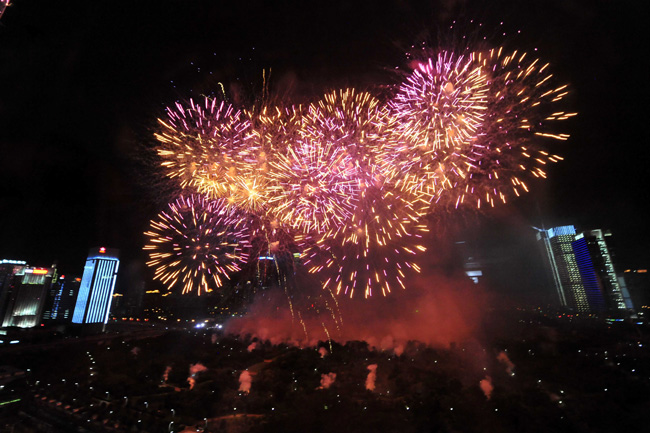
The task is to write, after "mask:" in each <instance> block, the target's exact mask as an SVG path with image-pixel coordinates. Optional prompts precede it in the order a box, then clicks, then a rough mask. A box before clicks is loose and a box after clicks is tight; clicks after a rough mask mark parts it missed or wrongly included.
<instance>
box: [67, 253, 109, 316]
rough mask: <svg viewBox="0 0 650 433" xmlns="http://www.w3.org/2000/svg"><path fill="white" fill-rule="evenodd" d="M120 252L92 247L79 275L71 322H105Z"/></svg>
mask: <svg viewBox="0 0 650 433" xmlns="http://www.w3.org/2000/svg"><path fill="white" fill-rule="evenodd" d="M118 253H119V251H118V250H116V249H109V248H104V247H101V248H91V249H90V252H89V254H88V259H86V266H84V273H83V276H82V277H81V286H80V287H79V295H78V296H77V303H76V305H75V308H74V314H73V315H72V323H79V324H90V323H103V324H106V322H107V321H108V314H109V312H110V309H111V300H112V299H113V290H114V289H115V280H116V278H117V270H118V268H119V265H120V260H119V259H118Z"/></svg>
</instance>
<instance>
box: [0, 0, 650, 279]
mask: <svg viewBox="0 0 650 433" xmlns="http://www.w3.org/2000/svg"><path fill="white" fill-rule="evenodd" d="M13 3H14V5H13V6H11V7H10V8H8V9H7V11H6V13H5V14H4V16H3V17H2V21H1V22H0V258H14V259H23V260H28V261H29V262H30V263H32V264H34V265H48V264H50V263H51V262H52V261H54V260H58V261H59V263H60V266H61V267H62V268H63V270H64V271H66V272H81V269H82V266H83V261H84V258H85V256H86V253H87V250H88V248H89V247H91V246H94V245H107V246H110V247H117V248H120V249H121V250H122V255H123V259H124V261H125V262H126V269H127V271H125V272H127V273H130V274H132V275H138V274H139V273H140V272H141V268H142V266H143V265H142V264H143V260H142V252H141V247H142V244H143V242H144V237H143V235H142V232H143V231H144V229H145V228H146V226H147V224H148V221H149V219H150V218H152V217H153V216H155V214H156V212H157V211H158V208H159V207H160V205H161V203H160V202H161V201H162V200H161V199H160V198H159V197H156V194H155V193H154V194H152V188H150V187H148V186H147V185H149V184H150V183H151V180H150V176H145V175H143V171H144V167H145V166H146V164H143V162H142V161H141V159H139V158H137V155H139V150H138V149H140V148H141V147H142V146H143V145H147V144H151V135H152V131H153V129H154V128H155V125H156V123H155V119H156V117H158V116H160V115H161V114H162V113H163V109H164V107H165V105H167V104H169V103H171V102H173V101H175V100H177V99H186V98H188V97H190V96H193V97H199V96H200V95H202V94H209V93H210V92H214V91H215V89H216V86H217V83H218V82H220V81H221V82H223V83H224V84H225V86H226V88H227V89H228V92H229V93H230V95H231V97H232V98H233V99H236V98H237V97H238V96H240V95H244V96H246V95H247V96H248V97H250V95H252V94H255V92H258V91H259V87H260V82H261V71H262V69H263V68H267V69H268V68H272V71H273V72H272V81H271V87H272V90H275V91H276V92H278V93H282V94H284V93H286V92H288V93H289V94H290V95H291V96H292V97H293V98H294V99H295V100H300V99H303V100H308V99H310V98H311V99H313V98H315V97H317V96H318V95H319V94H320V93H321V92H322V91H324V90H327V89H333V88H339V87H341V86H347V85H353V86H358V87H361V88H368V89H372V88H376V87H377V86H378V85H380V84H388V83H390V82H391V80H393V81H394V80H395V76H394V73H393V72H391V71H392V70H393V68H394V67H395V66H400V67H401V66H404V65H405V63H406V60H405V57H404V48H405V47H408V46H409V45H410V44H413V43H419V42H421V41H422V40H424V39H426V40H428V41H430V42H434V43H437V41H439V39H438V37H437V36H438V35H440V34H444V32H443V30H442V29H443V28H445V24H446V23H449V21H450V20H451V19H456V20H457V21H458V22H459V23H462V24H460V25H458V26H457V27H460V28H466V29H467V30H466V33H467V34H468V35H470V36H472V37H476V36H477V35H478V33H479V32H478V30H477V28H476V27H475V26H474V25H473V24H471V23H470V22H471V20H474V21H475V22H482V23H485V24H484V26H483V27H482V30H481V31H482V32H483V33H485V34H488V35H490V37H491V38H492V39H493V44H495V45H499V44H501V43H504V42H505V43H506V44H507V46H508V47H509V48H511V49H519V50H526V51H532V50H533V49H534V48H538V51H537V55H538V56H539V57H541V58H542V59H544V60H546V61H549V62H550V63H551V65H552V71H553V72H554V74H555V76H556V77H558V82H568V83H570V84H571V89H572V94H571V96H570V98H569V99H568V100H567V108H568V109H571V110H575V111H578V112H579V116H578V117H577V118H576V119H575V120H572V121H571V122H570V123H566V124H565V126H564V127H565V131H566V132H569V133H571V135H572V138H571V139H570V140H569V141H568V142H565V143H561V144H554V143H551V144H552V146H553V147H552V150H553V151H554V152H555V153H559V154H561V155H563V156H564V157H565V161H564V162H562V163H561V164H558V165H556V166H555V167H553V168H552V169H551V170H550V176H549V180H548V181H546V182H544V183H543V184H536V185H535V190H534V192H533V193H532V194H530V195H529V197H527V198H525V199H523V200H521V201H519V202H518V203H515V204H514V205H512V206H511V207H509V208H508V210H498V211H496V212H494V213H493V214H492V215H486V216H483V217H481V218H482V219H483V221H482V225H481V226H480V227H486V228H490V229H491V230H486V234H484V235H480V234H477V233H474V235H475V236H477V237H478V238H480V239H479V240H478V241H477V242H478V243H479V244H480V243H483V244H484V245H488V246H489V245H492V246H493V247H494V249H495V251H503V249H504V247H503V245H508V242H510V243H512V244H513V245H515V246H517V245H520V242H519V241H518V240H516V239H515V240H513V239H514V238H516V236H517V235H518V234H520V233H522V230H524V229H525V227H527V226H528V225H530V224H535V225H541V224H542V221H543V223H544V224H545V225H546V226H547V227H548V226H552V225H561V224H575V225H577V226H578V227H579V228H583V229H589V228H610V229H611V230H612V231H613V232H614V234H615V235H616V237H617V240H618V256H619V260H620V261H621V262H622V264H623V266H626V267H627V266H639V267H646V266H649V265H650V263H649V261H650V254H649V252H648V247H647V245H649V244H650V234H649V233H650V232H649V231H647V230H645V222H646V212H645V205H646V203H645V202H646V201H647V196H648V195H647V193H646V184H647V181H646V180H645V178H646V172H647V171H646V167H647V164H648V160H649V158H648V156H649V151H648V146H647V143H646V142H647V138H646V135H647V134H646V133H645V131H646V130H645V128H646V127H647V126H646V123H647V122H646V117H647V116H646V114H647V111H648V110H647V109H646V108H645V97H647V94H648V92H647V90H648V89H647V84H646V82H647V78H646V77H647V70H644V69H643V68H642V65H641V64H642V61H641V60H640V59H642V58H643V57H644V56H645V54H646V53H647V52H648V47H647V44H646V42H645V41H646V39H647V38H646V37H645V36H646V34H645V31H642V29H644V30H645V28H646V27H642V26H645V21H644V18H643V17H645V16H646V15H645V14H644V13H643V11H642V2H631V1H630V2H613V1H560V0H557V1H526V2H522V1H514V0H513V1H489V2H487V1H480V2H469V1H467V2H463V1H458V2H454V1H450V0H449V1H431V2H426V1H408V0H401V1H399V0H393V1H387V2H376V1H327V2H297V1H296V2H292V1H266V2H264V1H245V2H218V1H209V0H205V1H195V0H182V1H181V0H178V1H161V0H157V1H149V0H139V1H132V2H115V1H100V0H95V1H87V0H75V1H57V2H34V1H27V0H15V1H14V2H13ZM234 3H241V4H239V5H237V4H234ZM380 4H381V5H382V6H381V7H380V6H379V5H380ZM500 22H503V25H501V24H500ZM517 30H521V33H517ZM503 32H506V33H507V35H506V36H505V37H503V36H502V33H503ZM483 33H481V34H483ZM511 35H513V36H511ZM291 85H293V87H291ZM244 99H246V98H244ZM538 209H539V210H538ZM495 228H496V230H495ZM506 249H507V248H506ZM145 275H146V274H145Z"/></svg>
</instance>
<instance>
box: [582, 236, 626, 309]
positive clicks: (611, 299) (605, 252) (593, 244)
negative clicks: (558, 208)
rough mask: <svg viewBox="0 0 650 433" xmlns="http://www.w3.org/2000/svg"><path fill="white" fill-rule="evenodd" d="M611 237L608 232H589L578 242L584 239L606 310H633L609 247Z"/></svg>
mask: <svg viewBox="0 0 650 433" xmlns="http://www.w3.org/2000/svg"><path fill="white" fill-rule="evenodd" d="M611 236H612V233H611V232H610V231H608V230H605V231H603V230H601V229H596V230H587V231H585V232H583V233H581V234H579V235H577V236H576V241H577V240H580V239H584V247H585V248H586V251H588V253H589V257H590V258H591V263H592V264H593V268H594V273H595V274H596V278H597V279H598V284H599V286H600V289H601V291H602V295H603V301H604V303H605V307H606V309H607V310H609V311H616V310H627V309H629V310H632V309H633V307H632V302H631V301H630V296H629V295H628V294H627V293H626V292H627V289H625V293H624V290H623V287H622V286H621V284H620V283H619V281H618V276H617V274H616V270H615V269H614V261H613V259H612V254H611V251H610V248H609V245H608V243H609V240H611ZM625 295H626V296H625ZM626 298H627V299H626ZM626 301H627V302H626Z"/></svg>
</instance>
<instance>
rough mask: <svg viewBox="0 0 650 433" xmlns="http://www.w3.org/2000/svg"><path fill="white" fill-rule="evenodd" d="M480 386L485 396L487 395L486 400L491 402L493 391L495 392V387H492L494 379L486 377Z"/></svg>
mask: <svg viewBox="0 0 650 433" xmlns="http://www.w3.org/2000/svg"><path fill="white" fill-rule="evenodd" d="M479 386H480V387H481V391H483V394H485V398H487V399H488V400H489V399H490V397H492V391H493V390H494V386H492V378H491V377H490V376H485V379H482V380H481V381H480V382H479Z"/></svg>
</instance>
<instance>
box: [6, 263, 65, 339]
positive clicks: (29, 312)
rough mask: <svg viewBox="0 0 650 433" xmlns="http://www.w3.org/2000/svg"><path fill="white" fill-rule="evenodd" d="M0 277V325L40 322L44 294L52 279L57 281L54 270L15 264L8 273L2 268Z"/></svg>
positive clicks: (22, 325)
mask: <svg viewBox="0 0 650 433" xmlns="http://www.w3.org/2000/svg"><path fill="white" fill-rule="evenodd" d="M23 263H24V262H23ZM2 274H3V280H4V281H3V284H2V285H3V287H2V293H1V294H0V298H1V299H0V300H1V301H2V304H3V305H2V306H0V308H1V309H2V310H4V317H3V320H2V326H18V327H20V328H32V327H34V326H38V325H39V324H40V323H41V314H42V312H43V305H44V303H45V298H46V295H47V291H48V289H49V288H50V285H51V284H52V280H53V279H54V278H56V267H54V266H53V267H51V268H33V267H30V266H27V265H25V264H22V265H16V264H14V265H13V266H12V269H11V271H9V269H8V268H6V267H5V269H4V271H3V272H2Z"/></svg>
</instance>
